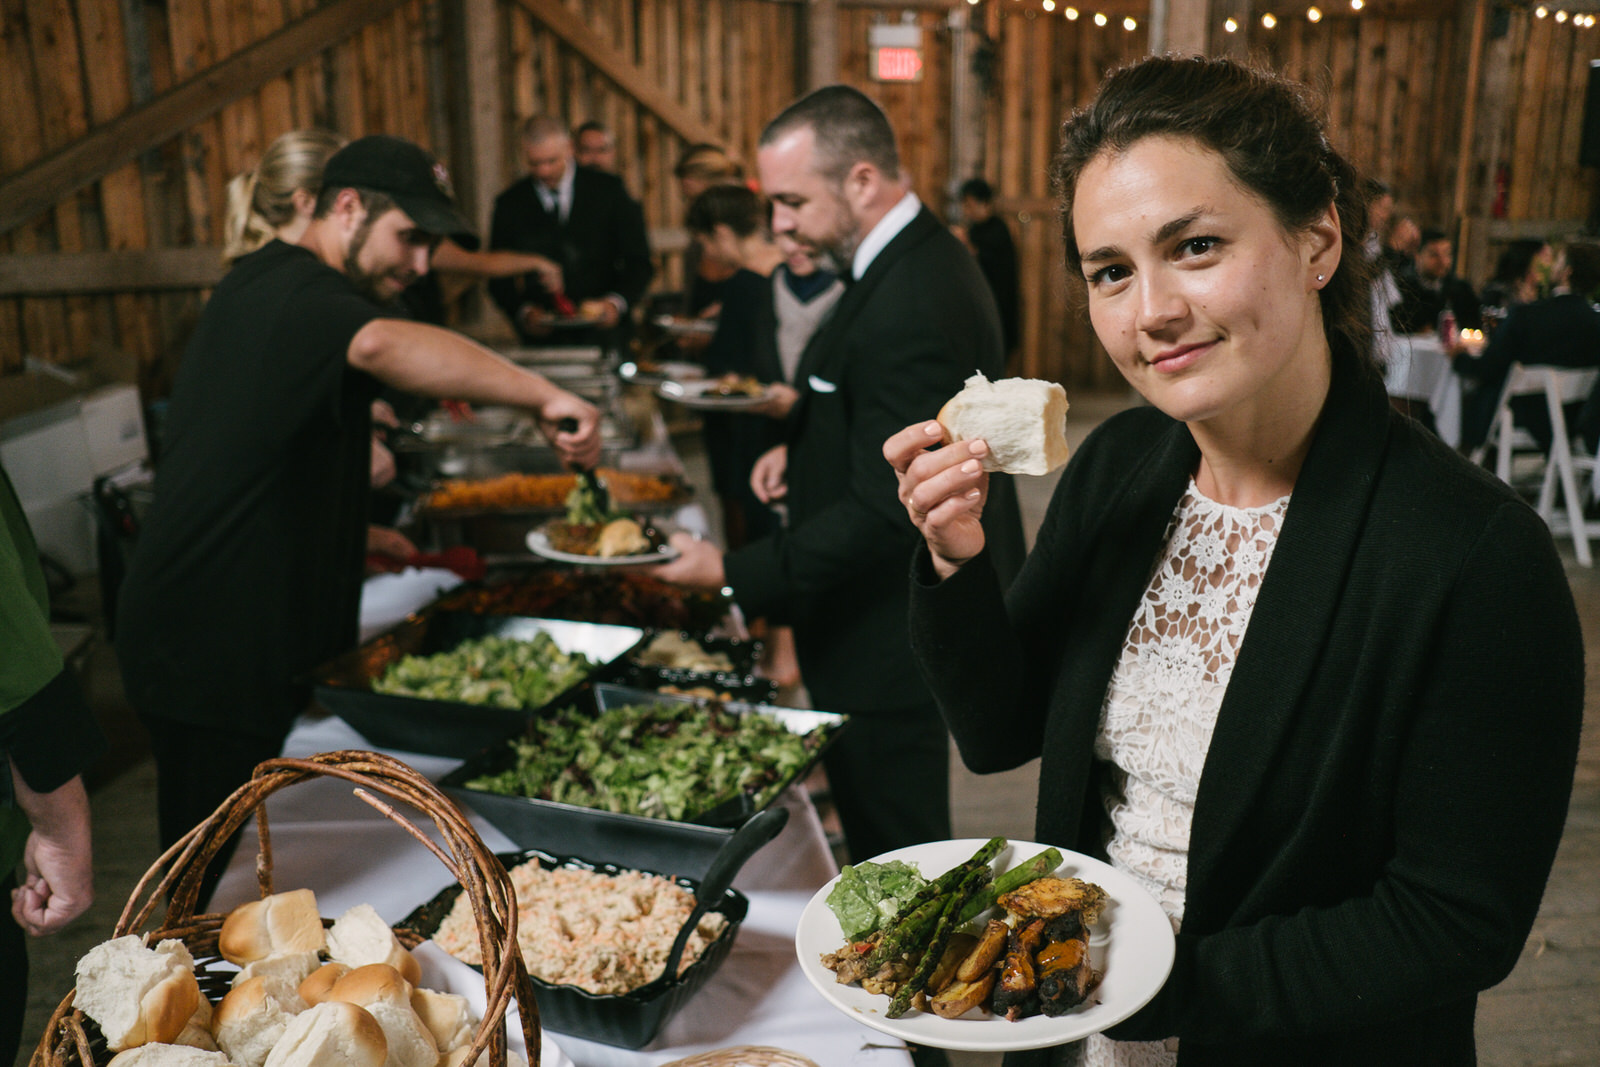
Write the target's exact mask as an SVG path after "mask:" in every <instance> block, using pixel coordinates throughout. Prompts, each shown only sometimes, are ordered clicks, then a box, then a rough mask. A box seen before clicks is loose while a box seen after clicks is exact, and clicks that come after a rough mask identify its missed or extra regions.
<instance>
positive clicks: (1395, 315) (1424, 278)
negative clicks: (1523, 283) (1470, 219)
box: [1390, 229, 1483, 333]
mask: <svg viewBox="0 0 1600 1067" xmlns="http://www.w3.org/2000/svg"><path fill="white" fill-rule="evenodd" d="M1454 267H1455V247H1454V246H1453V245H1452V244H1451V243H1450V238H1449V237H1448V236H1447V235H1446V234H1445V232H1444V231H1443V230H1433V229H1429V230H1423V231H1422V243H1421V244H1419V245H1418V246H1417V255H1416V258H1415V259H1413V260H1412V262H1411V265H1410V266H1409V267H1408V268H1405V269H1403V270H1401V272H1400V274H1399V277H1398V278H1397V281H1398V282H1399V283H1400V303H1399V304H1397V305H1396V306H1395V308H1394V310H1393V311H1392V312H1391V313H1390V318H1391V319H1393V321H1394V328H1395V330H1396V331H1397V332H1399V333H1432V332H1433V331H1435V330H1437V329H1438V328H1439V316H1440V315H1442V314H1443V313H1444V312H1445V311H1447V310H1448V311H1449V312H1451V313H1452V314H1453V315H1455V318H1456V328H1457V329H1467V328H1469V327H1470V328H1471V329H1474V330H1478V329H1482V328H1483V313H1482V309H1481V308H1480V307H1479V304H1478V296H1477V294H1476V293H1474V292H1473V291H1472V286H1471V285H1470V284H1469V283H1468V282H1467V280H1466V279H1465V278H1461V277H1458V276H1457V275H1456V273H1455V270H1454Z"/></svg>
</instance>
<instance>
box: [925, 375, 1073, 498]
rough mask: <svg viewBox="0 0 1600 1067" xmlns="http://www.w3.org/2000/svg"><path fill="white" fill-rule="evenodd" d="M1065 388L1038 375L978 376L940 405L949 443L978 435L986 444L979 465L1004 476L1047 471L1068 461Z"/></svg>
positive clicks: (942, 422) (941, 421) (940, 412)
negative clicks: (995, 379) (986, 452)
mask: <svg viewBox="0 0 1600 1067" xmlns="http://www.w3.org/2000/svg"><path fill="white" fill-rule="evenodd" d="M1066 423H1067V391H1066V390H1065V389H1063V388H1061V386H1060V384H1059V383H1057V382H1046V381H1041V380H1040V379H1037V378H1002V379H1000V380H999V381H997V382H991V381H990V380H989V379H987V378H985V377H984V376H983V375H982V374H974V375H973V376H972V377H970V378H968V379H967V384H966V387H965V388H964V389H962V390H961V392H959V393H957V394H956V395H955V396H953V397H951V398H950V399H949V400H948V401H946V402H945V405H944V407H942V408H940V409H939V424H940V425H941V426H943V427H944V429H945V436H946V437H948V438H949V439H950V440H951V441H971V440H973V439H975V438H982V439H983V440H984V442H985V443H986V444H988V446H989V454H988V455H987V456H984V457H983V469H984V470H986V471H1003V472H1005V473H1007V474H1048V473H1050V472H1051V471H1053V470H1055V469H1056V468H1057V467H1059V466H1061V465H1062V464H1063V463H1065V462H1066V461H1067V453H1068V451H1069V449H1068V446H1067V435H1066Z"/></svg>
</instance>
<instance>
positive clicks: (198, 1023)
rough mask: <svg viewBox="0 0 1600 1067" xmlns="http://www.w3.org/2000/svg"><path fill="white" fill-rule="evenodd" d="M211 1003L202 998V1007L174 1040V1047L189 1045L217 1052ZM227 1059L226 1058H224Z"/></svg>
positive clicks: (196, 1010)
mask: <svg viewBox="0 0 1600 1067" xmlns="http://www.w3.org/2000/svg"><path fill="white" fill-rule="evenodd" d="M211 1014H212V1011H211V1001H209V1000H207V999H206V998H205V997H204V996H202V997H201V998H200V1006H199V1007H198V1008H196V1009H195V1010H194V1014H193V1015H191V1016H189V1021H188V1022H187V1023H185V1024H184V1027H183V1031H182V1032H181V1033H179V1034H178V1036H177V1037H175V1038H173V1039H172V1043H173V1044H174V1045H188V1046H190V1047H191V1048H197V1049H201V1050H202V1051H205V1052H216V1051H217V1039H216V1038H214V1037H212V1036H211ZM224 1059H226V1057H224Z"/></svg>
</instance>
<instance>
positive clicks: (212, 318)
mask: <svg viewBox="0 0 1600 1067" xmlns="http://www.w3.org/2000/svg"><path fill="white" fill-rule="evenodd" d="M467 228H468V227H467V223H466V221H465V220H464V219H463V218H462V217H461V216H460V215H459V214H458V213H457V212H456V210H455V207H454V205H453V204H452V202H451V197H450V190H449V183H448V175H447V174H446V173H445V170H444V168H443V167H442V166H440V165H439V164H438V163H436V162H435V161H434V160H433V158H432V157H431V156H429V155H428V154H427V153H426V152H424V151H423V150H422V149H420V148H418V147H417V146H416V145H413V144H410V143H408V142H406V141H402V140H398V139H396V138H392V137H366V138H362V139H361V140H358V141H355V142H353V143H351V144H350V145H348V146H346V147H345V148H343V149H341V150H340V151H339V152H338V153H336V154H335V155H334V156H333V158H331V159H330V160H329V161H328V164H327V167H326V169H325V171H324V174H323V185H322V192H321V194H320V196H319V197H318V201H317V207H316V211H315V214H314V216H313V219H312V221H311V224H310V225H309V227H308V228H307V229H306V231H305V233H304V235H303V236H302V237H301V238H300V240H299V242H298V243H297V244H295V245H289V244H285V243H283V242H282V241H271V242H269V243H268V244H267V245H266V246H264V247H263V248H261V249H259V250H258V251H255V252H252V253H250V254H249V255H247V256H243V257H241V258H240V259H239V260H238V261H237V262H236V263H235V265H234V267H233V269H232V270H231V271H230V272H229V273H228V275H227V276H226V277H225V278H223V280H222V282H221V283H220V284H219V285H218V286H217V288H216V290H215V292H214V293H213V295H212V297H211V300H210V303H208V304H207V306H206V309H205V311H204V313H203V314H202V315H201V317H200V321H199V323H198V325H197V326H196V328H195V332H194V335H193V337H192V338H191V339H190V341H189V345H188V347H187V349H186V350H185V352H184V357H183V363H182V365H181V367H180V368H179V370H178V375H177V378H176V381H175V384H174V387H173V392H172V398H171V404H170V407H169V410H168V415H167V419H166V425H165V428H164V433H163V439H162V442H161V445H162V447H161V452H160V460H159V464H158V466H157V470H156V482H155V496H154V501H153V503H152V505H151V509H150V512H149V514H148V515H147V517H146V519H145V523H144V528H143V530H142V531H141V534H140V538H139V543H138V545H137V547H136V549H135V552H134V556H133V560H132V563H131V565H130V568H129V573H128V576H127V580H126V582H125V584H124V586H123V588H122V591H121V598H120V599H121V603H120V610H119V614H118V626H117V649H118V654H119V657H120V659H121V663H122V670H123V678H124V681H125V684H126V688H127V693H128V698H129V700H130V702H131V703H132V704H133V706H134V708H135V710H137V711H138V713H139V715H140V717H141V718H142V719H143V720H144V722H145V725H146V727H147V728H148V729H149V732H150V737H151V747H152V749H153V751H154V754H155V758H156V767H157V773H158V782H159V798H158V803H159V807H160V832H161V842H162V847H163V848H165V847H167V846H169V845H171V844H172V843H173V842H174V841H175V840H177V838H179V837H180V836H182V835H183V834H184V833H186V832H188V831H189V830H190V829H191V828H193V827H194V826H195V825H196V824H197V823H199V822H200V821H202V820H203V819H204V818H206V817H207V816H208V815H210V813H211V812H212V811H213V810H214V809H215V808H216V806H217V805H218V804H219V803H220V802H221V801H222V800H223V799H225V798H226V797H227V795H228V793H229V792H231V791H232V790H233V789H234V788H236V787H237V786H239V785H240V784H242V783H243V782H244V781H245V779H246V778H248V777H249V775H250V773H251V769H252V768H253V767H254V766H255V764H256V763H258V762H259V761H261V760H263V759H268V758H271V757H273V756H276V755H277V754H278V752H279V750H280V748H281V747H282V743H283V739H284V737H285V736H286V735H287V734H288V731H289V729H290V726H291V725H292V723H293V721H294V718H295V716H296V715H297V714H298V713H299V712H300V710H301V709H302V708H303V707H304V706H305V703H306V698H307V692H306V690H305V688H304V685H303V683H304V676H305V674H306V673H307V672H308V671H310V670H311V669H312V668H314V667H315V666H316V665H317V664H318V663H320V662H322V661H323V660H325V659H327V658H328V657H330V656H332V655H334V654H336V653H339V652H341V651H343V650H345V649H347V648H349V647H351V646H352V645H353V644H354V643H355V637H356V624H357V613H358V608H359V603H360V579H361V572H362V562H363V552H364V545H365V533H366V510H367V498H366V492H367V484H368V454H367V450H368V448H369V442H370V439H371V425H370V414H369V412H370V408H371V402H372V399H373V397H374V396H375V395H376V393H377V390H378V388H379V385H380V383H386V384H389V385H392V386H395V387H398V388H400V389H403V390H406V391H407V392H411V393H418V394H422V395H425V396H435V397H450V398H456V399H461V400H467V401H473V402H479V403H496V404H505V405H512V406H516V407H521V408H525V409H527V410H529V411H531V412H533V413H534V414H535V416H536V417H537V419H538V422H539V425H540V428H541V429H542V430H543V431H544V433H545V435H546V436H547V437H548V438H549V439H550V440H551V442H552V443H553V444H554V445H555V447H556V449H557V451H558V452H559V453H560V454H561V456H562V457H563V459H565V460H566V461H568V462H570V463H575V464H581V465H585V466H592V465H593V463H594V461H595V460H596V459H597V458H598V456H599V435H598V413H597V412H596V411H595V409H594V408H593V407H592V406H591V405H590V404H588V403H587V402H585V401H583V400H581V399H579V398H578V397H576V396H573V395H572V394H570V393H568V392H565V391H564V390H561V389H559V388H557V387H555V386H554V385H552V384H551V383H550V382H549V381H547V380H546V379H544V378H543V377H540V376H539V375H536V374H533V373H530V372H528V371H525V370H523V369H521V368H519V367H517V366H516V365H514V364H512V363H510V362H508V361H506V360H504V359H502V358H501V357H499V356H498V355H496V354H494V353H493V352H490V351H489V350H487V349H485V348H482V347H480V346H479V345H477V344H475V343H473V342H472V341H469V340H467V339H466V338H464V337H462V336H460V335H458V334H455V333H452V332H450V331H448V330H443V329H440V328H438V327H435V326H429V325H425V324H422V323H415V322H409V321H406V320H405V319H403V318H396V317H391V316H393V315H394V314H397V312H395V311H394V310H393V307H394V304H393V301H394V300H395V297H397V296H398V295H399V294H400V292H401V290H403V289H404V288H405V287H406V286H407V285H409V284H410V283H411V282H412V281H414V280H415V279H416V278H417V277H418V276H419V275H421V274H423V273H425V272H426V271H427V270H428V265H429V257H430V256H431V254H432V251H433V249H434V247H435V245H436V244H437V243H438V241H439V239H440V238H441V237H442V236H444V235H446V234H452V233H458V232H461V231H464V230H466V229H467ZM565 419H570V420H574V422H575V424H576V427H577V428H576V429H575V430H566V431H559V432H558V426H559V425H560V424H561V422H562V420H565ZM225 862H226V857H225V856H223V857H219V860H218V862H217V863H216V864H214V865H213V867H214V870H217V871H220V867H221V865H222V864H223V863H225ZM208 889H209V887H208V888H207V891H208Z"/></svg>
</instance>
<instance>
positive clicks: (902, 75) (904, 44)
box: [867, 22, 922, 82]
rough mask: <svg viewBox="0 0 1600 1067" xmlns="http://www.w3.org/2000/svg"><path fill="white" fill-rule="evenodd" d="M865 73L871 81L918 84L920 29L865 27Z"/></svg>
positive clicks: (914, 26)
mask: <svg viewBox="0 0 1600 1067" xmlns="http://www.w3.org/2000/svg"><path fill="white" fill-rule="evenodd" d="M867 57H868V63H869V64H870V69H869V70H868V71H867V74H868V76H869V77H871V78H872V80H873V81H879V82H919V81H921V80H922V27H921V26H918V25H917V24H916V23H915V22H902V23H900V24H898V25H896V24H892V23H884V22H879V23H874V24H872V25H871V26H868V27H867Z"/></svg>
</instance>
